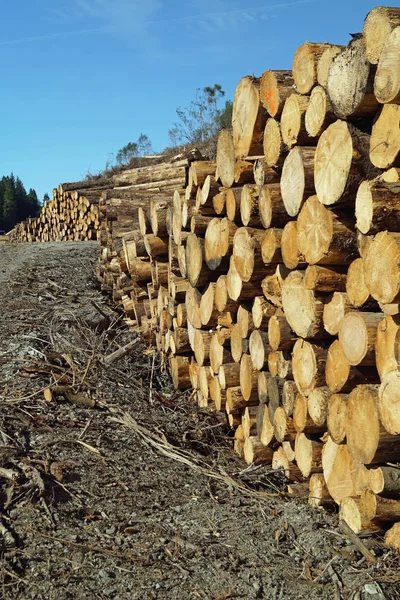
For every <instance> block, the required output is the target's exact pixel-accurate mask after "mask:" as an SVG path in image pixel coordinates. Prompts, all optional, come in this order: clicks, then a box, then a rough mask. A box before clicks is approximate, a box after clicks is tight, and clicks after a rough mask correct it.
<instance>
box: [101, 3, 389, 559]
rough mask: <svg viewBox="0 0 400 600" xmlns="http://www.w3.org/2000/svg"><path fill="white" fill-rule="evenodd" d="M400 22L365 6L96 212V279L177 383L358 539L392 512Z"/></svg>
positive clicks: (254, 460)
mask: <svg viewBox="0 0 400 600" xmlns="http://www.w3.org/2000/svg"><path fill="white" fill-rule="evenodd" d="M399 30H400V9H399V8H388V7H378V8H376V9H374V10H372V11H371V12H370V13H369V14H368V15H367V17H366V19H365V23H364V27H363V33H362V35H357V36H354V37H353V39H352V40H351V41H350V42H349V44H348V45H347V46H338V45H333V44H328V43H309V42H307V43H305V44H304V45H303V46H301V47H300V48H299V49H298V50H297V51H296V53H295V56H294V60H293V68H292V71H287V70H286V71H265V72H264V73H263V74H262V76H261V77H260V78H256V77H254V76H246V77H243V78H242V79H241V81H240V82H239V84H238V86H237V88H236V92H235V97H234V104H233V121H232V126H233V127H232V131H229V130H225V131H222V132H221V134H220V135H219V138H218V147H217V158H216V162H213V161H208V160H192V158H193V157H191V158H184V159H182V161H181V162H177V163H175V164H174V166H171V165H170V166H169V167H168V166H167V165H164V166H163V167H160V169H159V170H158V171H157V175H155V172H151V171H147V172H144V171H142V172H140V173H139V172H136V171H135V172H133V171H132V172H131V173H126V174H124V175H123V176H121V178H120V180H119V182H118V184H124V186H125V187H124V189H121V185H120V187H119V188H116V189H113V190H111V191H110V190H108V191H105V192H104V193H103V194H102V199H101V201H100V205H99V220H100V233H99V237H100V246H101V249H100V260H99V266H98V272H97V275H98V279H99V281H100V282H101V285H102V289H103V290H105V291H109V292H112V294H113V297H114V299H115V300H117V301H119V302H120V303H121V304H122V306H123V308H124V310H125V312H126V317H127V322H128V324H129V326H130V327H132V329H133V330H137V331H139V332H140V333H141V334H142V336H143V338H144V339H145V340H146V341H147V342H148V343H149V344H155V345H156V346H157V348H158V349H159V350H160V352H162V354H163V356H164V358H165V362H166V363H167V364H168V365H169V368H170V371H171V375H172V379H173V382H174V385H175V387H176V388H178V389H181V390H185V389H189V388H193V390H194V395H195V397H196V399H197V402H198V404H199V406H200V407H202V408H204V409H209V410H216V411H224V412H225V413H226V417H227V420H228V422H229V424H230V426H231V428H232V430H233V431H234V450H235V452H236V453H237V454H239V455H240V456H241V457H243V458H244V460H245V461H246V462H247V463H248V464H249V465H250V464H256V465H257V464H263V463H266V464H268V465H271V466H272V469H276V470H279V471H282V472H283V473H284V474H285V476H286V477H287V480H288V482H289V483H288V491H289V492H290V493H291V494H293V495H296V496H300V497H307V498H308V501H309V503H310V504H311V505H313V506H317V507H320V506H324V505H326V504H329V503H332V504H337V505H338V506H339V510H340V516H341V518H342V519H343V520H345V521H346V522H347V523H348V525H349V526H350V527H351V528H352V529H353V531H355V532H360V531H361V530H365V529H369V530H371V529H372V530H376V531H382V530H383V529H388V524H393V521H400V466H399V461H400V437H399V435H400V409H399V407H400V368H399V367H400V350H399V348H400V345H399V339H400V333H399V332H400V310H399V305H400V219H399V216H400V133H399V132H400V78H399V72H400V69H399V64H400V34H399ZM389 526H390V525H389ZM386 540H387V542H388V544H389V545H391V546H392V547H394V548H397V549H400V531H399V525H398V524H395V525H394V526H393V527H391V528H390V529H389V530H388V533H387V534H386Z"/></svg>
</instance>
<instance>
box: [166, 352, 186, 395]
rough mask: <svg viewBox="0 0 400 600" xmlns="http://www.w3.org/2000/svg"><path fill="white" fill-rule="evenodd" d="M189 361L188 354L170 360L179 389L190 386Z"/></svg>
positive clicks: (174, 381)
mask: <svg viewBox="0 0 400 600" xmlns="http://www.w3.org/2000/svg"><path fill="white" fill-rule="evenodd" d="M189 363H190V359H189V358H188V357H187V356H174V357H173V358H171V360H170V369H171V376H172V381H173V384H174V386H175V388H176V389H178V390H182V389H187V388H188V387H190V376H189Z"/></svg>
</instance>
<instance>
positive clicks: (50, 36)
mask: <svg viewBox="0 0 400 600" xmlns="http://www.w3.org/2000/svg"><path fill="white" fill-rule="evenodd" d="M314 1H315V0H295V2H286V3H284V2H282V3H278V4H264V5H261V6H253V7H248V8H238V9H233V10H229V11H228V10H225V11H222V12H209V13H205V14H203V15H188V16H186V17H185V16H182V17H171V18H167V19H159V20H149V21H146V20H144V22H143V26H146V25H158V24H161V25H162V24H165V23H181V22H185V21H193V20H198V19H204V18H206V17H223V16H225V15H238V14H249V13H251V12H254V11H258V10H266V9H275V8H287V7H290V6H295V5H298V4H308V3H310V2H314ZM102 32H104V33H106V32H110V30H109V29H107V28H105V27H97V28H93V29H80V30H77V31H63V32H59V33H48V34H44V35H36V36H32V37H25V38H21V39H16V40H4V41H0V46H11V45H14V44H23V43H26V42H41V41H46V40H52V39H56V38H63V37H71V36H79V35H85V34H89V33H102Z"/></svg>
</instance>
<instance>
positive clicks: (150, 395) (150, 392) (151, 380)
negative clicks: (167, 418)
mask: <svg viewBox="0 0 400 600" xmlns="http://www.w3.org/2000/svg"><path fill="white" fill-rule="evenodd" d="M155 358H156V353H155V352H153V362H152V365H151V374H150V387H149V402H150V404H154V402H153V393H152V392H153V376H154V361H155Z"/></svg>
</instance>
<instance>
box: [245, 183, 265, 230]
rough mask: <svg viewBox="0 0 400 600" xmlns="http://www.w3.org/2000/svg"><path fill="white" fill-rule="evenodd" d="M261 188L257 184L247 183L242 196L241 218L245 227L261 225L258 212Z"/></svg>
mask: <svg viewBox="0 0 400 600" xmlns="http://www.w3.org/2000/svg"><path fill="white" fill-rule="evenodd" d="M258 196H259V188H258V186H257V185H256V184H253V183H252V184H250V183H247V184H246V185H244V186H243V188H242V193H241V196H240V219H241V221H242V223H243V225H244V226H245V227H260V226H261V220H260V215H259V212H258Z"/></svg>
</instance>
